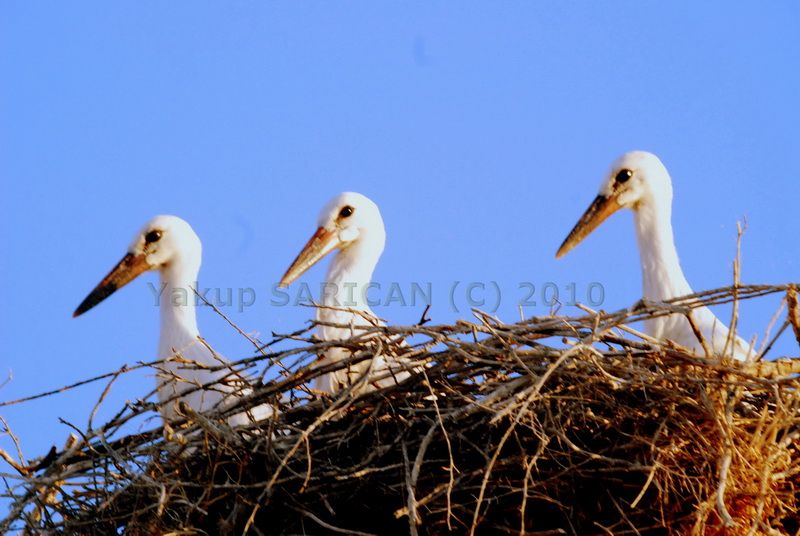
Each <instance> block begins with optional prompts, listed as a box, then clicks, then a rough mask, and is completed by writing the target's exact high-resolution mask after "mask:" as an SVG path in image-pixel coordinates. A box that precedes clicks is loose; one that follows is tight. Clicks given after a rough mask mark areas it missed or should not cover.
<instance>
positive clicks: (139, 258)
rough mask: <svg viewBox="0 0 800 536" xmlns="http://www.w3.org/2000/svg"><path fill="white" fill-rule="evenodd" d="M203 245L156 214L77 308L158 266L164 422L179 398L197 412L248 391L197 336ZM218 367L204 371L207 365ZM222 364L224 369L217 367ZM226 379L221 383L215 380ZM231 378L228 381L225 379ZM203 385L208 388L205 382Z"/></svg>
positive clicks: (237, 421) (263, 411) (235, 419)
mask: <svg viewBox="0 0 800 536" xmlns="http://www.w3.org/2000/svg"><path fill="white" fill-rule="evenodd" d="M201 257H202V245H201V243H200V239H199V238H198V237H197V235H196V234H195V232H194V230H193V229H192V228H191V226H189V224H188V223H186V222H185V221H184V220H182V219H181V218H178V217H176V216H157V217H155V218H153V219H152V220H150V221H149V222H148V223H147V224H146V225H145V226H144V228H143V229H142V231H141V232H140V233H138V234H137V235H136V237H135V238H134V240H133V242H132V243H131V245H130V247H129V248H128V253H127V254H126V255H125V256H124V257H123V259H122V260H121V261H120V262H119V263H118V264H117V266H115V267H114V268H113V269H112V270H111V272H110V273H109V274H108V275H107V276H106V277H105V278H104V279H103V280H102V281H101V282H100V283H99V284H98V285H97V287H95V289H94V290H93V291H92V292H91V293H90V294H89V295H88V296H87V297H86V299H84V300H83V302H82V303H81V304H80V305H79V306H78V308H77V309H76V310H75V313H74V315H73V316H79V315H81V314H83V313H85V312H86V311H88V310H89V309H91V308H92V307H94V306H95V305H97V304H98V303H100V302H101V301H103V300H104V299H106V298H107V297H108V296H110V295H111V294H113V293H114V292H115V291H116V290H117V289H119V288H121V287H123V286H125V285H126V284H128V283H129V282H130V281H132V280H133V279H135V278H136V277H137V276H138V275H140V274H142V273H144V272H146V271H148V270H157V271H158V272H159V277H160V283H161V285H160V294H159V315H160V324H161V329H160V335H159V341H158V359H160V360H162V363H161V364H160V365H159V369H160V372H159V374H158V387H157V393H158V398H159V402H160V404H159V407H160V409H161V413H162V416H163V418H164V419H165V420H166V421H168V422H169V421H173V420H175V419H176V418H178V415H177V413H176V407H177V403H178V402H179V401H182V402H184V403H186V404H187V405H188V406H189V407H190V408H192V409H193V410H195V411H197V412H205V411H208V410H211V409H219V408H221V407H223V406H225V405H232V404H234V403H235V402H236V401H237V400H238V395H239V394H244V393H246V392H248V391H247V390H246V389H244V390H242V388H241V386H239V387H238V388H237V387H234V385H233V384H235V383H241V382H243V381H244V380H243V379H242V378H241V377H240V376H238V375H237V374H235V373H233V372H232V370H231V369H229V368H226V367H227V366H228V362H227V361H226V360H225V359H224V358H223V357H221V356H220V355H218V354H216V353H215V352H214V351H213V350H212V349H211V348H210V347H209V346H208V345H207V344H206V343H205V341H203V340H202V339H201V337H200V332H199V330H198V329H197V316H196V311H195V300H194V293H193V289H194V286H195V285H196V281H197V276H198V273H199V271H200V262H201ZM212 367H213V368H216V369H219V370H213V371H212V370H208V368H212ZM220 367H222V368H220ZM220 380H224V382H222V383H218V384H214V385H209V384H213V383H214V382H219V381H220ZM228 380H230V381H228ZM203 386H207V387H203ZM271 413H272V412H271V408H269V407H267V406H260V407H258V408H255V409H254V410H252V412H251V413H250V414H247V413H240V414H236V415H234V416H232V417H230V418H229V419H228V422H229V424H230V425H232V426H236V425H241V424H245V423H247V422H250V419H251V417H252V418H253V419H255V420H259V419H262V418H266V417H268V416H269V415H271Z"/></svg>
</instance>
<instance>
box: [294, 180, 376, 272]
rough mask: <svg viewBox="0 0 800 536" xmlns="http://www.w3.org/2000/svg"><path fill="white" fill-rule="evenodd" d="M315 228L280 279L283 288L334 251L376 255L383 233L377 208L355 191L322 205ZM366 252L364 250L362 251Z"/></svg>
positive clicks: (340, 195)
mask: <svg viewBox="0 0 800 536" xmlns="http://www.w3.org/2000/svg"><path fill="white" fill-rule="evenodd" d="M317 224H318V228H317V230H316V232H315V233H314V234H313V235H312V236H311V238H310V239H309V241H308V243H306V245H305V246H304V247H303V249H302V250H301V251H300V254H299V255H297V258H296V259H295V260H294V262H293V263H292V265H291V266H290V267H289V269H288V270H286V273H285V274H284V275H283V277H282V278H281V281H280V283H279V286H280V287H286V286H288V285H290V284H291V283H292V282H293V281H295V280H296V279H297V278H298V277H300V276H301V275H303V273H305V271H306V270H308V269H309V268H311V267H312V266H313V265H314V264H316V263H317V262H318V261H319V260H320V259H322V258H323V257H324V256H325V255H327V254H328V253H330V252H331V251H333V250H334V249H340V250H342V251H348V252H349V251H352V252H354V254H357V253H363V254H370V255H373V256H375V257H378V256H380V254H381V253H382V252H383V247H384V244H385V242H386V230H385V229H384V226H383V218H382V217H381V212H380V210H378V205H376V204H375V203H374V202H372V200H371V199H369V198H368V197H366V196H364V195H361V194H359V193H355V192H344V193H341V194H339V195H337V196H336V197H334V198H333V199H331V200H330V201H328V203H327V204H326V205H325V207H324V208H323V209H322V212H320V215H319V220H318V222H317ZM365 248H366V249H368V251H364V250H365Z"/></svg>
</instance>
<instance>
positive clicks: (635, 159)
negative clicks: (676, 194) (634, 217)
mask: <svg viewBox="0 0 800 536" xmlns="http://www.w3.org/2000/svg"><path fill="white" fill-rule="evenodd" d="M671 203H672V181H671V180H670V177H669V173H667V169H666V168H665V167H664V164H662V163H661V160H659V159H658V157H657V156H656V155H654V154H652V153H648V152H645V151H633V152H630V153H625V154H624V155H622V156H621V157H620V158H618V159H617V160H616V161H615V162H614V163H613V164H612V165H611V170H610V171H609V173H608V175H606V177H605V178H604V179H603V182H602V184H601V185H600V193H599V194H598V195H597V197H595V199H594V201H592V204H591V205H589V208H588V209H586V212H584V213H583V216H581V218H580V220H578V223H577V224H575V227H573V229H572V231H570V233H569V235H568V236H567V238H566V239H565V240H564V242H563V243H562V244H561V247H560V248H559V249H558V252H557V253H556V258H558V257H561V256H563V255H565V254H566V253H567V252H569V251H570V250H571V249H572V248H574V247H575V246H577V245H578V244H579V243H580V242H581V241H582V240H583V239H584V238H586V237H587V236H588V235H589V234H591V232H592V231H594V230H595V229H596V228H597V227H598V226H599V225H600V224H601V223H603V222H604V221H605V220H606V218H608V217H609V216H611V215H612V214H613V213H614V212H616V211H617V210H619V209H621V208H631V209H633V210H638V209H639V208H640V207H641V206H642V205H644V204H655V205H666V206H669V205H671Z"/></svg>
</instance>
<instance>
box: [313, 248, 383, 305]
mask: <svg viewBox="0 0 800 536" xmlns="http://www.w3.org/2000/svg"><path fill="white" fill-rule="evenodd" d="M372 249H374V248H369V247H368V246H366V245H365V243H364V242H357V243H354V244H352V245H350V246H349V247H347V248H345V249H342V250H340V251H339V252H338V253H337V254H336V256H335V257H334V258H333V260H332V261H331V265H330V267H329V268H328V275H327V277H326V278H325V281H326V283H327V284H328V287H329V288H326V289H324V291H323V293H322V294H323V295H322V304H323V305H327V306H335V307H349V308H352V309H363V310H368V309H369V307H368V305H367V291H368V290H369V285H370V283H371V281H372V273H373V272H374V271H375V266H376V265H377V264H378V257H379V256H380V251H378V252H377V253H374V252H373V251H372Z"/></svg>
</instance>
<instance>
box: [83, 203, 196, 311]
mask: <svg viewBox="0 0 800 536" xmlns="http://www.w3.org/2000/svg"><path fill="white" fill-rule="evenodd" d="M201 256H202V246H201V244H200V239H199V238H198V237H197V234H195V232H194V230H193V229H192V227H191V226H190V225H189V224H188V223H186V222H185V221H184V220H182V219H181V218H178V217H177V216H156V217H155V218H153V219H152V220H150V221H149V222H147V224H145V226H144V227H143V228H142V230H141V231H140V232H139V233H138V234H137V235H136V236H135V237H134V239H133V241H132V242H131V245H130V246H129V247H128V252H127V253H126V254H125V256H124V257H122V260H120V261H119V262H118V263H117V265H116V266H114V268H113V269H112V270H111V271H110V272H109V273H108V275H106V276H105V277H104V278H103V280H102V281H100V283H98V285H97V286H96V287H95V288H94V290H92V291H91V292H90V293H89V295H88V296H86V298H85V299H84V300H83V301H82V302H81V304H80V305H79V306H78V308H77V309H75V312H74V313H73V314H72V316H79V315H81V314H83V313H85V312H86V311H88V310H89V309H91V308H92V307H94V306H95V305H97V304H98V303H100V302H101V301H103V300H104V299H106V298H107V297H109V296H110V295H111V294H113V293H114V292H115V291H116V290H117V289H120V288H122V287H124V286H125V285H127V284H128V283H130V282H131V281H133V280H134V279H135V278H136V277H137V276H139V275H140V274H142V273H144V272H146V271H148V270H167V269H169V268H172V267H186V266H190V267H193V268H194V269H197V268H199V267H200V258H201Z"/></svg>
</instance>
